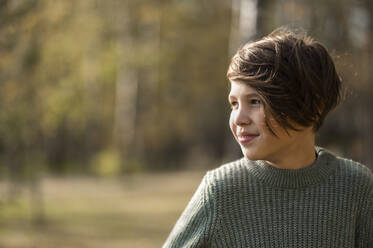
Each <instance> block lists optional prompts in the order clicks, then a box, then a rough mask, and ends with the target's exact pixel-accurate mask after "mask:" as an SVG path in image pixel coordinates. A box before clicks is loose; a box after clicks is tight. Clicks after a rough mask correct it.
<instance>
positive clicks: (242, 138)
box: [237, 133, 259, 144]
mask: <svg viewBox="0 0 373 248" xmlns="http://www.w3.org/2000/svg"><path fill="white" fill-rule="evenodd" d="M258 136H259V135H256V134H246V133H242V134H237V139H238V141H239V142H240V143H241V144H245V143H249V142H250V141H252V140H253V139H255V138H256V137H258Z"/></svg>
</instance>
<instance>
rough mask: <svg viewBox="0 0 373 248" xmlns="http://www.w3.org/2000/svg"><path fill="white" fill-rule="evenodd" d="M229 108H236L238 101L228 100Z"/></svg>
mask: <svg viewBox="0 0 373 248" xmlns="http://www.w3.org/2000/svg"><path fill="white" fill-rule="evenodd" d="M230 105H231V109H234V108H237V107H238V102H235V101H232V102H230Z"/></svg>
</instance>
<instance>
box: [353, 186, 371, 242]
mask: <svg viewBox="0 0 373 248" xmlns="http://www.w3.org/2000/svg"><path fill="white" fill-rule="evenodd" d="M356 247H358V248H372V247H373V190H371V191H370V194H369V195H368V197H367V198H366V199H365V201H364V204H363V206H362V210H361V214H360V215H359V217H358V223H357V237H356Z"/></svg>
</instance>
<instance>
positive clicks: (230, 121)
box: [229, 113, 235, 132]
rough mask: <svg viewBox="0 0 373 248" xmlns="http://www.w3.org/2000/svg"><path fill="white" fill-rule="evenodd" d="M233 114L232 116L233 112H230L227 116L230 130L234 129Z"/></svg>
mask: <svg viewBox="0 0 373 248" xmlns="http://www.w3.org/2000/svg"><path fill="white" fill-rule="evenodd" d="M233 120H234V116H233V113H231V115H230V117H229V127H230V129H231V131H232V132H234V129H235V125H234V121H233Z"/></svg>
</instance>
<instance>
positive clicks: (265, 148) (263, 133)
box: [229, 81, 312, 164]
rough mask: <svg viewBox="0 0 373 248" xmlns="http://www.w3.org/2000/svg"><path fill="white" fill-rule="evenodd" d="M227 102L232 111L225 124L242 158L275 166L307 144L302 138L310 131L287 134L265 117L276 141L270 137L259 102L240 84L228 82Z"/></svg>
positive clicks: (261, 103) (260, 102)
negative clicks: (229, 88)
mask: <svg viewBox="0 0 373 248" xmlns="http://www.w3.org/2000/svg"><path fill="white" fill-rule="evenodd" d="M229 102H230V104H231V107H232V112H231V115H230V120H229V125H230V128H231V131H232V133H233V136H234V137H235V139H236V141H237V142H238V143H239V145H240V146H241V150H242V153H243V155H244V156H245V157H246V158H248V159H250V160H266V161H268V162H271V163H274V164H276V163H279V162H280V161H283V159H284V158H285V157H284V156H289V155H291V154H292V152H293V151H297V149H300V147H302V145H303V144H304V143H305V142H308V141H309V139H307V138H306V136H307V135H309V132H310V130H312V129H310V128H307V129H304V130H302V131H293V130H288V133H289V134H288V133H287V132H286V131H285V130H284V128H282V127H281V126H280V125H279V124H278V123H277V122H276V121H275V119H274V118H273V117H271V116H269V118H268V120H269V122H270V124H271V126H272V130H273V131H274V132H275V133H276V135H277V137H276V136H274V135H273V133H272V132H271V131H270V130H269V128H268V127H267V125H266V121H265V111H264V102H263V101H262V98H261V97H260V95H259V94H258V93H257V91H256V90H255V89H253V88H252V87H250V86H249V85H247V84H245V83H243V82H238V81H231V91H230V93H229ZM307 137H308V136H307Z"/></svg>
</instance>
